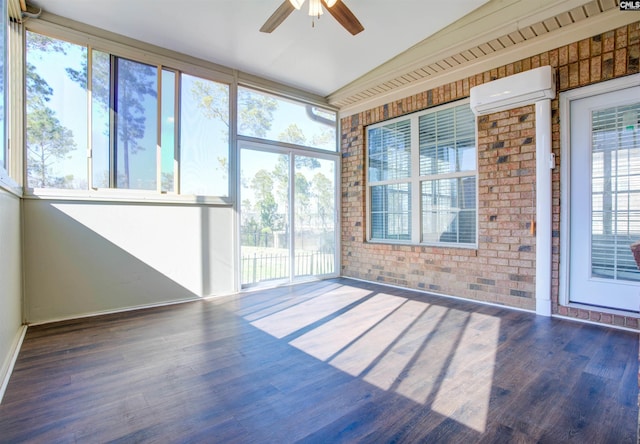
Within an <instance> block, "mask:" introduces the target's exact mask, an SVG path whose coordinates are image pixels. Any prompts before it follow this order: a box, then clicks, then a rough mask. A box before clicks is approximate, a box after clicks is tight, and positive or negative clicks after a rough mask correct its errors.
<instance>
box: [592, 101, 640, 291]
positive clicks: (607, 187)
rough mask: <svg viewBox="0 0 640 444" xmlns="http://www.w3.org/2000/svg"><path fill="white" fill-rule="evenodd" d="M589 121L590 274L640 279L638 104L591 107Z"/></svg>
mask: <svg viewBox="0 0 640 444" xmlns="http://www.w3.org/2000/svg"><path fill="white" fill-rule="evenodd" d="M591 125H592V154H591V165H592V167H591V174H592V189H591V201H592V215H591V272H592V276H594V277H600V278H608V279H620V280H633V281H640V271H638V268H637V266H636V263H635V261H634V259H633V255H632V254H631V250H630V249H629V246H630V244H632V243H633V242H637V241H640V130H639V129H638V128H639V126H640V103H639V104H633V105H627V106H619V107H612V108H607V109H603V110H597V111H593V112H592V114H591Z"/></svg>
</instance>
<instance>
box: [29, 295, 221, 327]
mask: <svg viewBox="0 0 640 444" xmlns="http://www.w3.org/2000/svg"><path fill="white" fill-rule="evenodd" d="M219 296H223V295H215V296H214V295H210V296H203V297H197V296H194V297H191V298H186V299H176V300H173V301H164V302H157V303H153V304H141V305H133V306H131V307H121V308H114V309H110V310H99V311H94V312H90V313H80V314H77V315H72V316H65V317H61V318H51V319H46V320H42V321H35V322H27V325H29V326H30V327H31V326H34V327H35V326H36V325H46V324H53V323H55V322H64V321H73V320H76V319H84V318H93V317H95V316H104V315H110V314H118V313H126V312H129V311H137V310H144V309H147V308H156V307H167V306H171V305H178V304H184V303H188V302H196V301H202V300H205V299H209V298H212V297H219Z"/></svg>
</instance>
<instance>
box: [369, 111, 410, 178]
mask: <svg viewBox="0 0 640 444" xmlns="http://www.w3.org/2000/svg"><path fill="white" fill-rule="evenodd" d="M367 140H368V146H369V182H380V181H385V180H394V179H406V178H408V177H409V175H410V174H411V121H410V120H402V121H399V122H395V123H389V124H387V125H384V126H379V127H375V128H371V129H370V130H369V133H368V136H367Z"/></svg>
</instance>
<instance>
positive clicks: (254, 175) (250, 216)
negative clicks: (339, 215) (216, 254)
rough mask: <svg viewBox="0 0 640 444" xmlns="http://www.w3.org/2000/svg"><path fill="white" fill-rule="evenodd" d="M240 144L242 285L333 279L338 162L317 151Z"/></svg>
mask: <svg viewBox="0 0 640 444" xmlns="http://www.w3.org/2000/svg"><path fill="white" fill-rule="evenodd" d="M296 151H297V150H293V149H286V148H283V147H274V146H273V145H268V144H264V145H263V144H256V143H248V142H242V143H241V149H240V176H239V177H240V184H239V190H240V196H239V202H240V205H239V206H240V276H241V285H242V287H250V286H254V285H258V284H265V283H267V284H269V285H273V284H278V283H285V282H291V281H293V280H299V279H305V278H313V277H318V276H329V275H335V273H336V269H337V268H336V262H337V251H336V250H337V248H336V245H337V239H336V234H337V233H336V223H337V220H336V210H335V207H336V170H337V168H336V164H337V161H336V160H335V159H332V158H328V156H327V158H324V157H323V156H322V155H320V154H318V155H316V154H315V153H310V154H308V153H304V154H299V153H297V152H296Z"/></svg>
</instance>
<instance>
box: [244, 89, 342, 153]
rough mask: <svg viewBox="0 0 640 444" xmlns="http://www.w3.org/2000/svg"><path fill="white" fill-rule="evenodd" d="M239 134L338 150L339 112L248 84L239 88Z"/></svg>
mask: <svg viewBox="0 0 640 444" xmlns="http://www.w3.org/2000/svg"><path fill="white" fill-rule="evenodd" d="M238 134H239V135H241V136H248V137H255V138H259V139H267V140H273V141H276V142H285V143H292V144H295V145H301V146H306V147H310V148H317V149H321V150H327V151H337V150H336V147H337V139H336V113H335V112H334V111H330V110H327V109H324V108H319V107H317V106H314V105H309V104H304V103H300V102H297V101H293V100H287V99H284V98H282V97H278V96H274V95H271V94H266V93H263V92H260V91H256V90H252V89H249V88H243V87H240V88H238Z"/></svg>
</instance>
